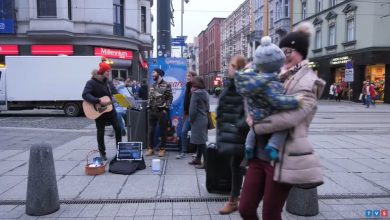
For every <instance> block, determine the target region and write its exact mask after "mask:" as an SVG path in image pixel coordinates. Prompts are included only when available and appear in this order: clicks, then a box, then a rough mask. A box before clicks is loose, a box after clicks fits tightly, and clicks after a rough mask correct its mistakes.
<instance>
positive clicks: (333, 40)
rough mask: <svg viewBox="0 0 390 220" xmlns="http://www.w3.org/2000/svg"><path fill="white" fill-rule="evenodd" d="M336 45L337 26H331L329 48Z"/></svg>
mask: <svg viewBox="0 0 390 220" xmlns="http://www.w3.org/2000/svg"><path fill="white" fill-rule="evenodd" d="M333 45H336V25H331V26H329V46H333Z"/></svg>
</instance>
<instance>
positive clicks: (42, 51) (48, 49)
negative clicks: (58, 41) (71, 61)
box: [31, 45, 73, 55]
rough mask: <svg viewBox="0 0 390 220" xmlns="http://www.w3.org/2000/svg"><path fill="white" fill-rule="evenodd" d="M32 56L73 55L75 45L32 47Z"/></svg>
mask: <svg viewBox="0 0 390 220" xmlns="http://www.w3.org/2000/svg"><path fill="white" fill-rule="evenodd" d="M31 54H32V55H61V54H63V55H73V45H31Z"/></svg>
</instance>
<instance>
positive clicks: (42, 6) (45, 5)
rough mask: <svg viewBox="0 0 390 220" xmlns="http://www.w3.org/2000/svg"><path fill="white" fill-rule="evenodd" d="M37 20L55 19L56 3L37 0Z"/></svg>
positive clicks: (50, 0) (47, 0)
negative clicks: (44, 18) (43, 18)
mask: <svg viewBox="0 0 390 220" xmlns="http://www.w3.org/2000/svg"><path fill="white" fill-rule="evenodd" d="M37 6H38V7H37V8H38V18H42V17H57V2H56V1H53V0H37Z"/></svg>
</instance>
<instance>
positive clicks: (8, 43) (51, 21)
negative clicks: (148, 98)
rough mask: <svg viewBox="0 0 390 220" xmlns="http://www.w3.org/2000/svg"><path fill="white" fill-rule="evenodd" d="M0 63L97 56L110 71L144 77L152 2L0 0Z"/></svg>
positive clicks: (119, 74) (115, 73) (132, 76)
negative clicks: (109, 62) (21, 58)
mask: <svg viewBox="0 0 390 220" xmlns="http://www.w3.org/2000/svg"><path fill="white" fill-rule="evenodd" d="M1 2H2V4H1V5H0V22H1V23H3V24H4V28H3V29H0V41H1V44H0V63H4V62H5V59H4V57H5V56H7V55H21V56H22V55H23V56H34V55H68V56H90V55H99V56H105V57H108V58H110V59H113V61H114V63H113V70H112V75H113V76H114V77H116V76H121V77H124V78H127V77H131V78H133V79H136V80H139V79H141V78H145V77H146V68H147V64H146V58H148V57H149V55H150V54H151V50H152V47H153V38H152V35H151V23H152V15H151V11H150V8H151V7H152V5H153V0H111V1H107V0H83V1H77V0H68V1H65V0H61V1H60V0H17V1H15V0H2V1H1Z"/></svg>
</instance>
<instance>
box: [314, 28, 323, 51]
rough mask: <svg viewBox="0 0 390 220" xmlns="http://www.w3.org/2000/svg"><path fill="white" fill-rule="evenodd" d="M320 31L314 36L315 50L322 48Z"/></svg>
mask: <svg viewBox="0 0 390 220" xmlns="http://www.w3.org/2000/svg"><path fill="white" fill-rule="evenodd" d="M321 40H322V39H321V30H320V29H319V30H317V31H316V35H315V49H319V48H321V47H322V42H321Z"/></svg>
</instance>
